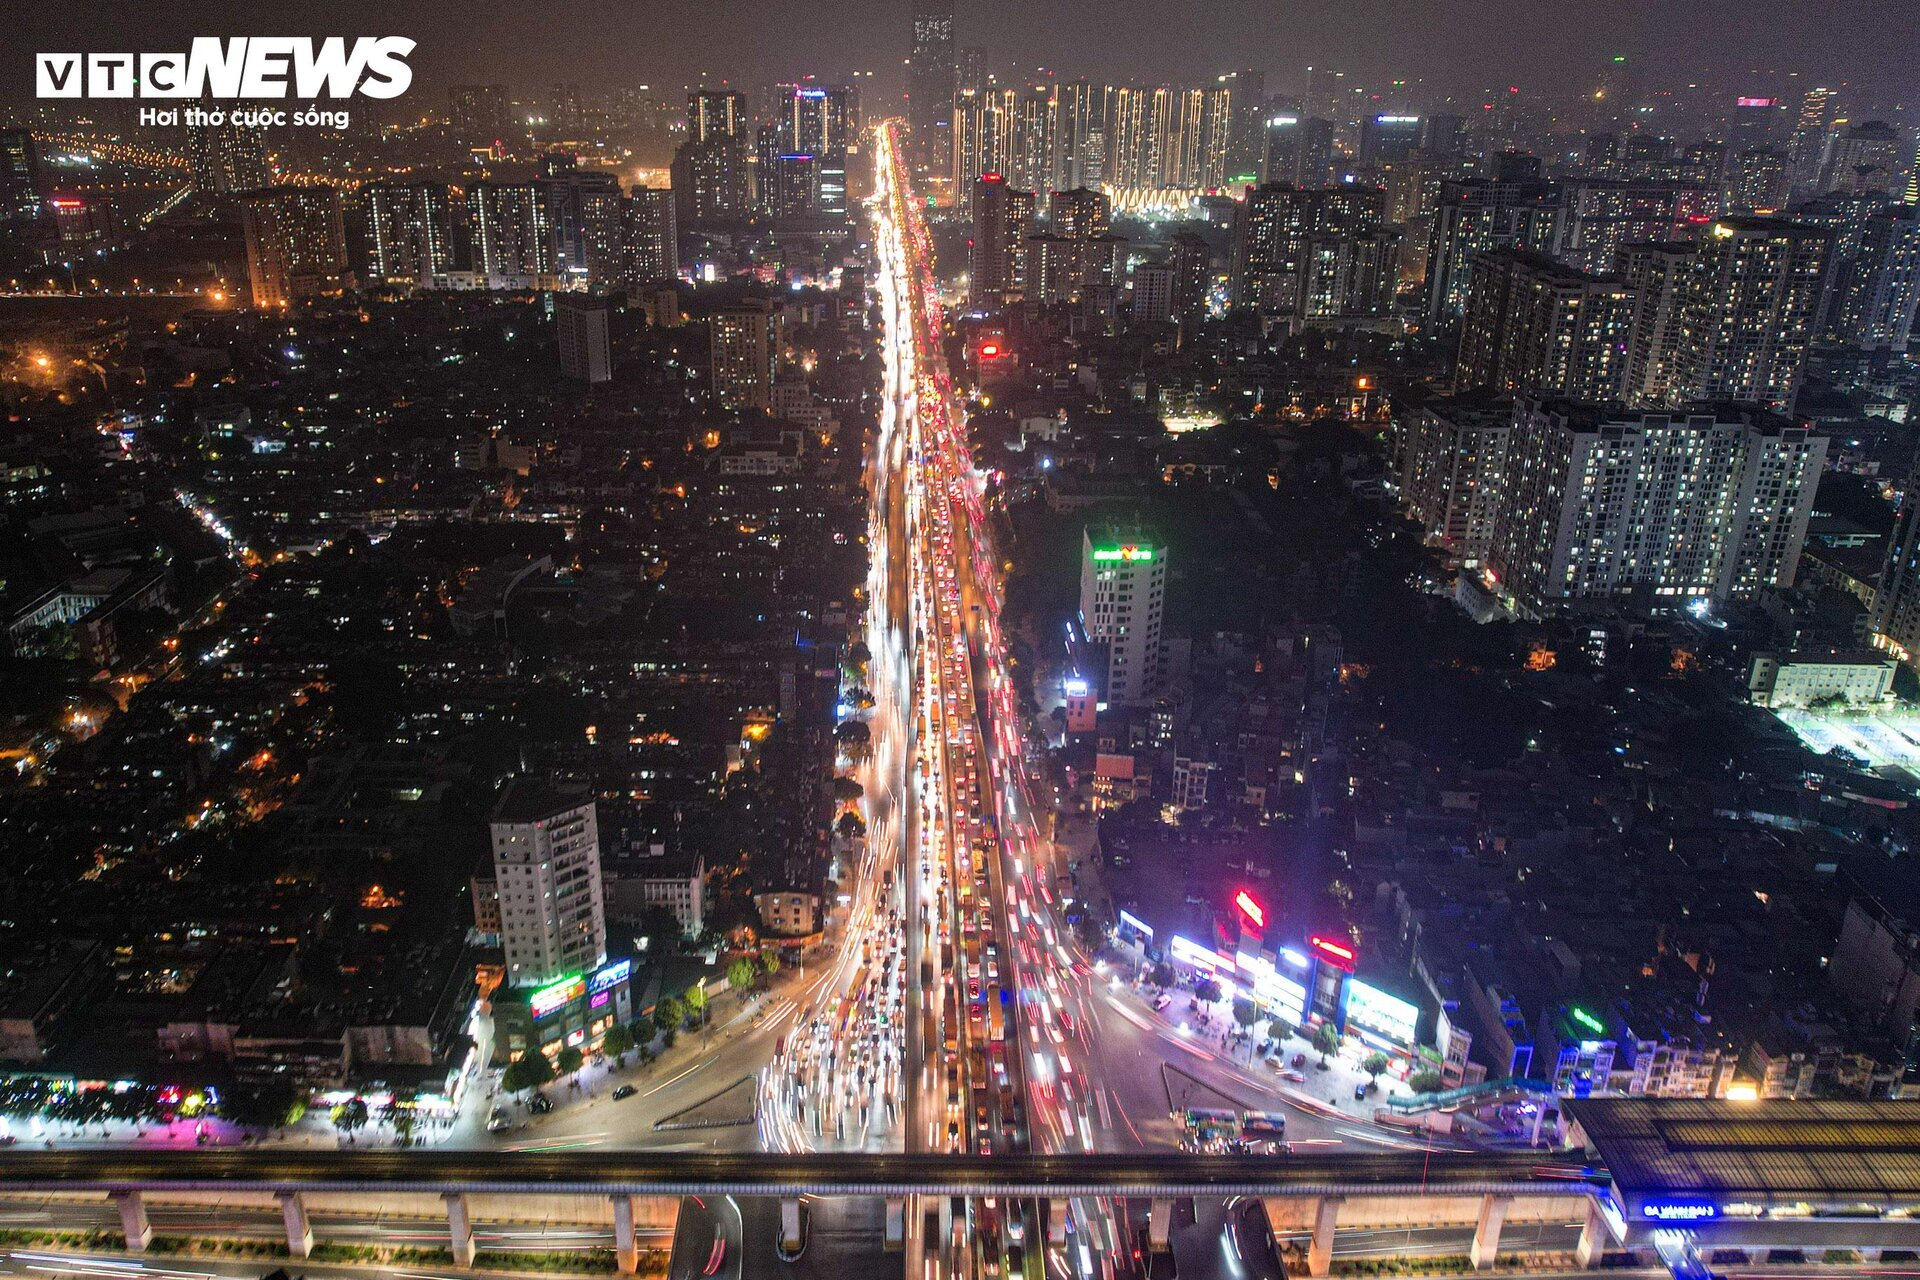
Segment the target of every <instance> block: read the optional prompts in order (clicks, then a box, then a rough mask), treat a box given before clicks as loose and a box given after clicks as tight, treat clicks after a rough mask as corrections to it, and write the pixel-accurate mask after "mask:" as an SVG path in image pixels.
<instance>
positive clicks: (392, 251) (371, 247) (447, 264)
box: [360, 182, 457, 288]
mask: <svg viewBox="0 0 1920 1280" xmlns="http://www.w3.org/2000/svg"><path fill="white" fill-rule="evenodd" d="M456 199H457V197H456V195H455V193H454V191H453V189H452V188H450V187H448V186H447V184H445V183H444V182H378V183H375V184H373V185H372V186H369V187H365V188H363V189H362V190H361V192H360V200H361V210H362V221H361V223H360V225H361V227H362V232H361V235H362V245H363V248H362V253H361V260H362V261H364V263H365V269H366V272H367V278H368V279H369V280H376V281H386V282H388V283H408V284H414V285H418V286H420V287H422V288H428V287H431V286H432V284H433V278H434V277H435V276H442V275H445V274H446V273H447V272H449V271H452V270H453V267H454V226H455V214H456V209H455V202H456Z"/></svg>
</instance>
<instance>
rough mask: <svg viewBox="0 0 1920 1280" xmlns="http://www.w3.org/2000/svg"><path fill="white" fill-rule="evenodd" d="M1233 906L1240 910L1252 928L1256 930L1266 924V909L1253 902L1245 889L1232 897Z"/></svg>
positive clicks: (1251, 896)
mask: <svg viewBox="0 0 1920 1280" xmlns="http://www.w3.org/2000/svg"><path fill="white" fill-rule="evenodd" d="M1233 905H1234V906H1236V907H1238V908H1240V910H1241V911H1242V912H1244V913H1245V915H1246V917H1247V919H1249V920H1251V921H1253V924H1254V927H1255V928H1256V929H1259V928H1264V927H1266V923H1267V912H1266V909H1265V908H1264V907H1262V906H1261V905H1260V904H1259V903H1257V902H1255V901H1254V900H1253V895H1252V894H1250V893H1248V892H1247V891H1246V890H1245V889H1242V890H1241V891H1240V892H1238V893H1236V894H1234V895H1233Z"/></svg>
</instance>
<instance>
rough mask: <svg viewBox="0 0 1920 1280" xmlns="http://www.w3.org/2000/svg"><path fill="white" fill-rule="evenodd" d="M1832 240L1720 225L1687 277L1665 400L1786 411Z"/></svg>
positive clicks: (1731, 222)
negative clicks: (1740, 404)
mask: <svg viewBox="0 0 1920 1280" xmlns="http://www.w3.org/2000/svg"><path fill="white" fill-rule="evenodd" d="M1832 243H1833V234H1832V232H1830V231H1828V230H1827V229H1825V228H1822V227H1812V226H1806V225H1803V224H1800V223H1795V222H1785V221H1781V220H1778V219H1773V218H1722V219H1720V220H1719V221H1718V222H1715V223H1714V224H1712V226H1711V227H1709V228H1708V230H1707V234H1706V235H1705V236H1704V237H1703V238H1702V239H1701V241H1700V243H1699V247H1698V248H1697V249H1696V250H1695V255H1694V259H1695V260H1694V264H1693V267H1692V268H1691V270H1690V271H1689V272H1688V274H1687V280H1686V286H1687V292H1686V301H1685V302H1684V304H1683V305H1682V310H1681V314H1680V334H1679V339H1678V343H1679V345H1678V349H1677V352H1676V358H1675V364H1676V367H1675V382H1674V387H1673V390H1672V392H1671V393H1670V396H1669V402H1670V403H1684V402H1686V401H1691V400H1751V401H1754V402H1756V403H1758V404H1763V405H1767V406H1768V407H1770V408H1780V407H1784V406H1787V405H1790V404H1791V403H1792V401H1793V395H1794V392H1795V390H1796V389H1797V387H1798V384H1799V379H1800V372H1801V368H1802V366H1803V365H1804V364H1805V362H1806V356H1807V347H1808V345H1809V344H1810V343H1811V342H1812V340H1813V336H1814V328H1815V325H1816V323H1817V322H1818V320H1819V315H1820V301H1821V296H1822V290H1823V289H1824V287H1825V284H1826V272H1827V261H1828V255H1829V252H1830V250H1831V248H1832Z"/></svg>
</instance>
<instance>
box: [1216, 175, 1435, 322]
mask: <svg viewBox="0 0 1920 1280" xmlns="http://www.w3.org/2000/svg"><path fill="white" fill-rule="evenodd" d="M1385 214H1386V193H1385V192H1383V191H1381V190H1379V189H1378V188H1375V187H1322V188H1304V187H1295V186H1290V185H1287V184H1284V183H1264V184H1262V185H1261V186H1259V187H1256V188H1254V189H1252V190H1250V191H1248V192H1247V198H1246V200H1245V201H1244V202H1242V204H1241V205H1240V208H1239V210H1238V221H1237V222H1236V224H1235V226H1234V260H1233V303H1234V305H1235V306H1236V307H1249V308H1254V309H1257V310H1259V311H1262V312H1265V313H1266V314H1269V315H1275V316H1285V317H1288V318H1290V319H1293V320H1294V321H1296V322H1298V323H1302V324H1304V323H1306V322H1307V321H1310V320H1323V321H1324V320H1332V319H1334V318H1336V317H1351V318H1356V319H1358V318H1367V317H1378V316H1383V315H1385V314H1386V313H1387V312H1388V311H1390V310H1391V308H1392V304H1393V296H1394V287H1395V280H1396V271H1395V264H1396V259H1397V255H1398V251H1399V234H1398V233H1397V232H1396V231H1394V230H1393V229H1392V228H1390V227H1387V226H1386V225H1385V221H1384V219H1385Z"/></svg>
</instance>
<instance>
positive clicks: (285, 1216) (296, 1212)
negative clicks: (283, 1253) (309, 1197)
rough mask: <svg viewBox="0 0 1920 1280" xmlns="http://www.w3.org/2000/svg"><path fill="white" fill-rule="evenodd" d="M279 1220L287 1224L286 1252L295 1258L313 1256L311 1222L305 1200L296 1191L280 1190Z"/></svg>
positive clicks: (278, 1198)
mask: <svg viewBox="0 0 1920 1280" xmlns="http://www.w3.org/2000/svg"><path fill="white" fill-rule="evenodd" d="M274 1199H276V1200H278V1201H279V1202H280V1220H281V1221H282V1222H284V1223H286V1224H287V1253H288V1254H289V1255H291V1256H292V1257H295V1258H308V1257H312V1256H313V1223H312V1221H310V1220H309V1219H308V1217H307V1202H306V1200H305V1199H304V1198H303V1197H302V1196H301V1194H300V1193H299V1192H298V1191H281V1192H278V1193H276V1194H275V1196H274Z"/></svg>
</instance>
